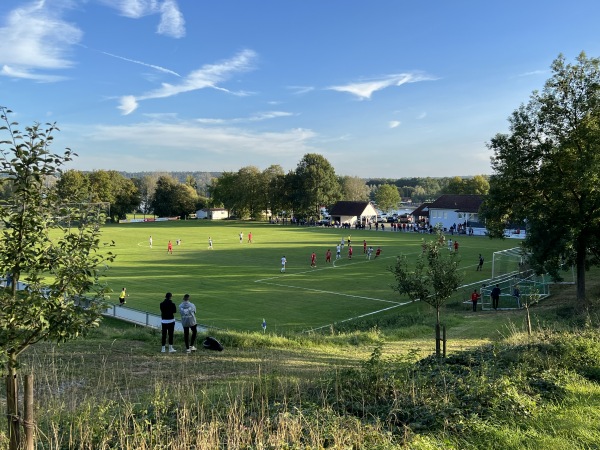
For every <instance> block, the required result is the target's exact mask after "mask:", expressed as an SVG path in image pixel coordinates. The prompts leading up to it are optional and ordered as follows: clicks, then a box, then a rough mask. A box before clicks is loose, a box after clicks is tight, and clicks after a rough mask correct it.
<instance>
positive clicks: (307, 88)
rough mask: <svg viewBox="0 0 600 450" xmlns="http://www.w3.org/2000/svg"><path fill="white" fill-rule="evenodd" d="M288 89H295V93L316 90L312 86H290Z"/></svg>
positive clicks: (299, 93)
mask: <svg viewBox="0 0 600 450" xmlns="http://www.w3.org/2000/svg"><path fill="white" fill-rule="evenodd" d="M288 89H290V90H292V91H294V92H293V93H294V94H295V95H301V94H306V93H308V92H311V91H314V90H315V88H314V87H312V86H288Z"/></svg>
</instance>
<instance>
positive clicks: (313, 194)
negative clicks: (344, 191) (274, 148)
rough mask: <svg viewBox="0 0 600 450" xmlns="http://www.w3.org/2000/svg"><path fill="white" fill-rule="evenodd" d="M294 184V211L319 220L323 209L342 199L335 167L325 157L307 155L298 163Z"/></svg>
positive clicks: (315, 154)
mask: <svg viewBox="0 0 600 450" xmlns="http://www.w3.org/2000/svg"><path fill="white" fill-rule="evenodd" d="M295 177H296V180H295V182H294V201H293V203H294V210H295V211H296V212H298V213H299V215H304V216H306V217H316V218H319V217H320V215H321V207H322V206H329V205H332V204H333V203H335V202H336V201H338V200H339V199H340V194H341V193H340V185H339V183H338V180H337V177H336V175H335V170H334V169H333V166H332V165H331V164H330V163H329V161H327V159H325V157H324V156H322V155H319V154H317V153H307V154H306V155H304V157H303V158H302V159H301V160H300V162H299V163H298V167H296V172H295Z"/></svg>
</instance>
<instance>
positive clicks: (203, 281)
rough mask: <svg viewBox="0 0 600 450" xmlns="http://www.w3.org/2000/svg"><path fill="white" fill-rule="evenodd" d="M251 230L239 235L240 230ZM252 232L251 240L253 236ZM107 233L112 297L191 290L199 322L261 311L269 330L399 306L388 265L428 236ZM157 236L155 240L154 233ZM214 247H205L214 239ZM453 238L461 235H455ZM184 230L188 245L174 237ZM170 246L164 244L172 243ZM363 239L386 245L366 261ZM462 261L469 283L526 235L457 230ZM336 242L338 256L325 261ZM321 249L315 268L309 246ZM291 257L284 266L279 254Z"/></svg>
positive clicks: (147, 299) (203, 226) (166, 230)
mask: <svg viewBox="0 0 600 450" xmlns="http://www.w3.org/2000/svg"><path fill="white" fill-rule="evenodd" d="M240 232H243V233H244V240H243V243H241V244H240V241H239V233H240ZM249 232H252V235H253V243H252V244H250V243H247V236H248V233H249ZM103 233H104V234H103V237H104V240H105V241H110V240H114V242H115V246H114V247H111V250H112V251H113V252H114V253H116V254H117V259H116V260H115V262H114V263H113V264H112V265H111V266H110V268H109V270H108V272H107V278H106V279H105V281H107V282H108V284H109V286H110V287H111V288H112V290H113V291H114V292H113V294H112V295H111V298H110V301H111V302H113V303H118V295H119V292H120V290H121V288H122V287H126V288H127V292H128V294H129V296H130V297H129V298H128V299H127V306H128V307H130V308H134V309H138V310H142V311H148V312H151V313H155V314H158V305H159V303H160V302H161V301H162V300H163V298H164V294H165V293H166V292H172V293H173V295H174V300H175V302H176V303H177V304H178V303H179V301H180V299H181V297H182V296H183V294H185V293H189V294H190V295H191V299H192V301H193V302H194V303H195V304H196V307H197V308H198V321H199V323H200V324H203V325H206V326H211V327H218V328H226V329H233V330H259V329H260V327H261V323H262V320H263V318H264V319H266V320H267V324H268V329H269V330H270V331H277V330H295V331H298V330H310V329H315V328H319V327H326V326H329V324H331V323H336V322H342V321H345V320H352V319H353V318H357V317H359V316H364V315H370V314H397V313H398V312H399V310H401V309H402V308H414V307H415V305H403V303H405V302H407V301H408V299H407V298H401V297H400V296H399V295H398V293H396V292H394V291H393V290H392V289H391V287H390V286H391V284H392V283H393V281H394V278H393V275H392V274H391V273H390V272H389V270H388V268H389V267H390V266H391V265H393V264H394V260H395V258H396V256H398V255H401V254H405V255H408V256H409V257H410V256H414V257H416V256H417V255H418V254H419V252H420V251H421V241H422V239H423V238H425V239H432V238H433V237H431V236H429V235H420V234H416V233H393V232H391V231H385V232H381V231H375V230H364V231H362V230H354V229H353V230H342V229H333V228H322V227H297V226H281V225H271V224H267V223H256V222H233V221H221V222H211V221H206V220H193V221H192V220H190V221H180V222H149V223H134V224H119V225H107V226H106V227H105V228H104V232H103ZM348 235H351V237H352V243H353V245H352V246H353V249H354V255H353V258H352V259H351V260H350V259H348V252H347V246H345V247H344V250H343V251H342V257H341V259H340V260H338V261H335V247H336V245H337V244H338V243H339V242H340V240H341V238H342V237H344V239H347V237H348ZM150 236H152V238H153V248H150V245H149V237H150ZM209 237H211V238H212V240H213V249H212V250H209V249H208V238H209ZM452 237H453V238H454V237H456V236H452ZM178 239H180V240H181V244H180V245H176V241H177V240H178ZM169 240H171V241H172V243H173V254H172V255H170V254H168V253H167V242H168V241H169ZM363 240H366V241H367V244H368V245H370V246H373V248H375V249H376V248H377V247H381V248H382V254H381V256H380V257H379V258H377V259H372V260H371V261H368V260H367V259H366V257H365V255H364V254H363ZM458 241H459V244H460V247H459V253H460V255H461V261H462V262H461V269H463V270H464V281H463V283H464V284H465V285H468V284H469V283H475V282H478V281H480V280H483V279H487V278H489V277H490V276H491V261H492V254H493V252H494V251H497V250H502V249H506V248H511V247H516V246H518V245H519V241H515V240H511V239H508V240H504V241H501V240H490V239H488V238H487V237H481V236H459V237H458ZM327 249H331V251H332V253H333V258H332V259H333V260H334V263H332V264H326V263H325V252H326V251H327ZM313 251H314V252H316V254H317V267H316V268H311V267H310V255H311V253H312V252H313ZM479 253H481V254H482V255H483V256H484V258H485V261H486V262H485V264H484V270H483V272H476V271H475V267H476V265H477V261H478V255H479ZM283 255H285V257H286V258H287V260H288V264H287V269H286V273H285V274H281V273H280V267H281V264H280V260H281V257H282V256H283ZM469 289H470V287H469V288H467V287H465V288H462V289H461V290H460V291H459V292H458V294H457V298H456V299H455V300H456V301H459V300H465V299H466V298H468V292H470V291H469Z"/></svg>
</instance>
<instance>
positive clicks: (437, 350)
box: [435, 323, 442, 358]
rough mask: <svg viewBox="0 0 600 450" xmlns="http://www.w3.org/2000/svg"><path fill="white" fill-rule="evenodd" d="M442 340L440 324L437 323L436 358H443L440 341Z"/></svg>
mask: <svg viewBox="0 0 600 450" xmlns="http://www.w3.org/2000/svg"><path fill="white" fill-rule="evenodd" d="M441 340H442V338H441V336H440V324H439V323H436V324H435V356H437V357H438V358H439V357H440V356H441V349H440V341H441Z"/></svg>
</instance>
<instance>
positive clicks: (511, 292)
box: [480, 270, 551, 311]
mask: <svg viewBox="0 0 600 450" xmlns="http://www.w3.org/2000/svg"><path fill="white" fill-rule="evenodd" d="M550 284H551V280H550V278H549V276H548V275H546V274H544V275H536V274H535V273H534V271H533V270H526V271H521V272H514V273H512V274H506V275H500V276H498V277H496V278H494V279H492V280H491V281H490V282H489V283H486V284H484V285H483V286H482V287H481V290H480V294H481V309H482V310H484V311H485V310H490V309H493V308H492V300H491V293H492V289H493V288H494V287H495V286H496V285H498V287H499V288H500V299H499V301H498V309H503V310H507V309H521V308H523V307H524V304H525V303H526V302H528V303H530V304H531V303H533V301H534V300H535V301H536V302H537V301H540V300H543V299H544V298H546V297H548V296H550Z"/></svg>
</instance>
